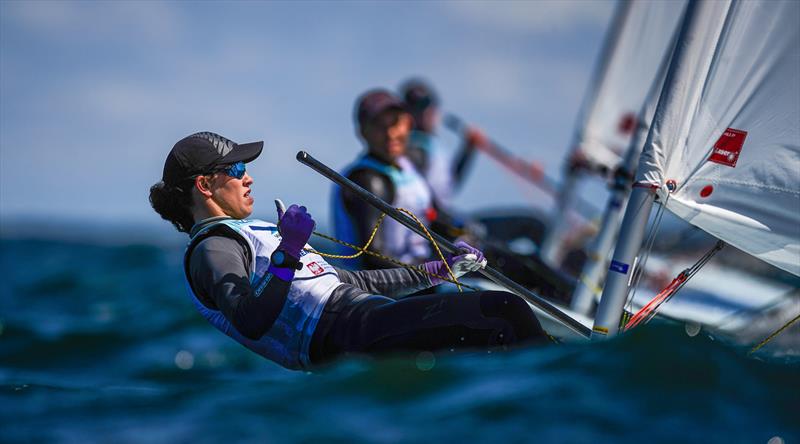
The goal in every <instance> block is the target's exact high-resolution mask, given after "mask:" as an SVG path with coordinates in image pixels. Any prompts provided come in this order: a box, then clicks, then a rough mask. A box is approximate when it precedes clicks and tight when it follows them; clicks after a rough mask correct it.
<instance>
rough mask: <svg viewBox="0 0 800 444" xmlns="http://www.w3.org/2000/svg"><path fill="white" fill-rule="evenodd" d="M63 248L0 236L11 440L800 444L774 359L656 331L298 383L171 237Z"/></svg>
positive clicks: (794, 406) (790, 399) (786, 370)
mask: <svg viewBox="0 0 800 444" xmlns="http://www.w3.org/2000/svg"><path fill="white" fill-rule="evenodd" d="M40 237H41V236H40ZM53 237H54V239H47V238H44V239H42V238H39V239H26V238H19V237H17V238H8V237H5V238H3V239H2V240H0V266H1V267H2V270H3V271H2V278H1V279H0V441H2V442H20V443H36V442H67V443H70V442H73V443H85V442H113V443H142V442H147V443H151V442H155V443H158V442H168V443H183V442H192V443H207V442H208V443H215V442H236V443H239V442H245V443H246V442H259V443H263V442H269V443H273V442H278V443H280V442H309V443H322V442H325V443H327V442H348V443H349V442H369V443H372V442H375V443H396V442H401V443H402V442H425V443H428V442H448V443H449V442H461V443H472V442H492V443H515V442H552V443H593V442H614V443H615V442H637V443H638V442H643V441H644V442H669V443H674V442H681V443H683V442H703V443H705V442H720V443H768V442H769V443H770V444H777V443H781V442H785V443H798V442H800V362H798V360H797V359H796V358H791V357H786V356H780V357H777V356H773V355H772V354H771V353H770V352H769V351H768V350H769V348H768V347H766V348H765V350H767V351H766V352H764V353H761V354H759V355H757V357H755V358H754V357H747V355H746V351H747V349H748V348H749V347H745V346H742V345H738V346H737V345H731V344H728V343H725V342H724V341H721V340H719V339H717V340H715V339H713V338H711V337H709V336H708V335H706V334H704V333H703V332H701V333H700V334H698V335H696V336H694V337H690V336H688V335H687V334H686V333H685V330H684V327H683V326H682V325H677V324H669V323H662V324H659V325H654V326H647V327H646V328H641V329H638V330H637V331H635V332H633V333H631V334H628V335H624V336H622V337H619V338H616V339H614V340H609V341H606V342H601V343H591V344H561V345H548V346H541V347H537V348H527V349H516V350H511V351H506V352H492V353H487V352H485V351H484V352H472V353H462V354H451V353H437V354H431V353H421V354H418V355H408V356H393V357H386V358H381V359H354V358H351V359H347V360H343V361H340V362H338V363H335V364H333V365H331V366H329V367H326V368H323V369H319V370H317V371H315V372H314V373H306V372H292V371H288V370H284V369H282V368H280V367H278V366H277V365H274V364H272V363H270V362H267V361H265V360H263V359H262V358H260V357H258V356H256V355H254V354H252V353H251V352H249V351H247V350H245V349H244V348H242V347H241V346H239V345H238V344H236V343H234V342H233V341H231V340H230V339H228V338H227V337H225V336H223V335H222V334H220V333H218V332H217V331H216V330H215V329H213V328H212V327H211V326H210V325H208V324H207V323H206V321H205V320H203V319H202V318H201V317H200V316H199V315H198V314H197V313H196V312H195V311H194V308H193V307H192V304H191V303H190V302H189V300H188V299H187V296H186V295H185V293H184V288H183V280H182V271H181V255H182V251H181V250H182V246H181V245H180V243H179V242H162V241H154V242H148V241H146V240H144V241H141V242H137V243H136V244H132V245H126V244H119V243H118V242H117V243H114V242H110V243H109V242H88V241H85V240H80V239H70V240H56V239H55V238H58V236H53Z"/></svg>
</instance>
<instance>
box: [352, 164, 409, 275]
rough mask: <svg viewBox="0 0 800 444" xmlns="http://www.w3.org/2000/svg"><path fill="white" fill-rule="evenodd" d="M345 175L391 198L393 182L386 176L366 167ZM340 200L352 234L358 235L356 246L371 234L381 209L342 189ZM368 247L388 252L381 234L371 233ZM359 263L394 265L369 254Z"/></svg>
mask: <svg viewBox="0 0 800 444" xmlns="http://www.w3.org/2000/svg"><path fill="white" fill-rule="evenodd" d="M347 177H348V179H350V180H352V181H353V182H355V183H357V184H358V185H359V186H361V187H362V188H364V189H365V190H367V191H369V192H370V193H372V194H374V195H376V196H378V197H379V198H381V199H383V200H384V201H386V202H388V203H389V204H391V203H392V202H394V198H395V190H394V185H393V184H392V182H391V180H390V179H389V178H388V177H386V176H384V175H382V174H380V173H378V172H376V171H373V170H369V169H360V170H355V171H353V172H352V173H350V174H349V175H348V176H347ZM342 201H343V203H344V208H345V210H346V211H347V213H348V215H349V216H350V219H351V220H352V222H353V225H354V229H355V232H356V236H357V238H358V240H357V241H356V244H358V245H359V246H361V245H364V244H365V243H366V242H367V239H369V236H370V235H371V234H372V230H373V228H374V227H375V222H376V221H377V220H378V217H380V215H381V212H380V210H377V209H375V208H374V207H373V206H372V205H369V204H368V203H366V202H364V201H363V200H361V199H359V198H358V196H356V195H355V194H353V193H351V192H350V191H348V190H345V189H343V190H342ZM379 230H380V228H379ZM369 249H370V250H372V251H375V252H378V253H381V254H386V255H388V254H387V249H386V245H384V243H383V240H382V238H381V236H375V239H373V241H372V244H370V248H369ZM363 265H364V268H367V269H378V268H394V267H396V265H395V264H393V263H391V262H389V261H386V260H383V259H381V258H378V257H375V256H372V255H364V256H363Z"/></svg>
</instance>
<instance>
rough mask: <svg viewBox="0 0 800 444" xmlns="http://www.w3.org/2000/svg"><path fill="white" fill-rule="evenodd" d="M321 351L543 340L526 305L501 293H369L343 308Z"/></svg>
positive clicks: (380, 350) (482, 345)
mask: <svg viewBox="0 0 800 444" xmlns="http://www.w3.org/2000/svg"><path fill="white" fill-rule="evenodd" d="M327 336H328V337H327V338H326V340H325V346H324V351H323V353H322V354H323V355H324V357H325V358H326V359H330V358H332V357H334V356H336V355H338V354H341V353H368V354H377V353H385V352H392V351H421V350H441V349H457V348H458V349H475V348H482V349H486V348H494V347H505V346H510V345H518V344H524V343H532V342H537V341H544V340H546V338H547V336H546V333H544V331H543V330H542V328H541V326H540V325H539V321H538V320H537V319H536V316H534V314H533V311H532V310H531V308H530V307H529V306H528V304H527V303H526V302H525V301H524V300H522V299H521V298H519V297H518V296H516V295H513V294H511V293H506V292H502V291H483V292H466V293H439V294H431V295H421V296H416V297H413V298H406V299H401V300H396V301H395V300H392V299H389V298H385V297H382V296H370V297H368V298H366V299H364V300H362V301H360V302H359V303H358V304H356V305H355V306H354V307H352V309H351V310H348V311H346V312H343V313H342V314H341V315H340V316H339V318H338V319H337V320H336V322H335V323H334V325H333V328H332V329H331V331H330V332H329V334H328V335H327Z"/></svg>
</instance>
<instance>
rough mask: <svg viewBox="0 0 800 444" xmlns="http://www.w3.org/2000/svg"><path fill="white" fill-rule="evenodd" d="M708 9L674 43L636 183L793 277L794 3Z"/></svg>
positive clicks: (796, 193)
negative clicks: (693, 30) (708, 18)
mask: <svg viewBox="0 0 800 444" xmlns="http://www.w3.org/2000/svg"><path fill="white" fill-rule="evenodd" d="M712 7H714V8H716V9H718V13H719V14H718V16H716V17H715V18H714V21H713V23H709V24H708V26H707V27H706V28H704V32H703V33H697V34H695V35H693V37H692V38H693V41H684V42H681V43H680V44H683V45H687V46H686V48H685V51H684V52H686V53H687V54H686V56H685V57H682V58H681V59H680V60H676V61H675V63H680V64H682V65H683V66H678V67H675V68H676V69H674V70H673V71H674V73H675V74H674V77H675V78H673V79H670V80H669V81H668V84H669V86H665V88H667V87H668V88H670V89H671V91H669V93H668V94H665V95H662V98H661V102H660V103H659V105H658V111H657V113H656V116H655V119H654V121H653V125H652V128H651V131H650V134H649V136H648V140H647V143H646V144H645V148H644V151H643V153H642V157H641V159H640V163H639V169H638V175H637V181H638V182H645V183H649V184H652V185H654V186H657V187H658V188H659V192H658V194H659V197H660V199H661V202H665V205H666V208H667V209H669V210H671V211H672V212H673V213H675V214H676V215H678V216H679V217H681V218H683V219H685V220H686V221H688V222H690V223H692V224H693V225H696V226H698V227H700V228H702V229H703V230H705V231H707V232H709V233H711V234H712V235H714V236H716V237H718V238H720V239H722V240H724V241H726V242H727V243H729V244H731V245H733V246H735V247H737V248H739V249H742V250H744V251H746V252H748V253H750V254H752V255H754V256H756V257H758V258H761V259H763V260H764V261H767V262H769V263H771V264H773V265H775V266H777V267H779V268H782V269H784V270H787V271H789V272H791V273H793V274H795V275H800V31H799V30H800V26H798V23H800V2H797V1H796V0H779V1H763V2H762V1H733V2H730V3H729V2H714V3H713V4H712ZM698 40H704V41H698ZM662 102H663V103H662ZM668 188H671V189H672V192H670V191H669V190H668Z"/></svg>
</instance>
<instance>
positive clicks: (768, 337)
mask: <svg viewBox="0 0 800 444" xmlns="http://www.w3.org/2000/svg"><path fill="white" fill-rule="evenodd" d="M798 319H800V314H798V315H797V316H795V317H794V319H791V320H789V322H787V323H785V324H783V327H781V328H779V329H777V330H775V331H774V332H773V333H772V334H771V335H769V336H767V337H766V338H764V340H763V341H761V342H759V343H758V345H756V346H755V347H753V348H752V349H750V351H749V352H747V355H748V356H749V355H751V354H753V353H755V352H756V351H758V350H759V349H760V348H761V347H763V346H765V345H767V343H769V341H771V340H773V339H775V337H776V336H778V335H779V334H781V333H782V332H783V331H784V330H786V329H787V328H789V326H790V325H792V324H794V323H795V322H797V320H798Z"/></svg>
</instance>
